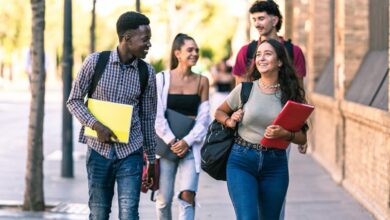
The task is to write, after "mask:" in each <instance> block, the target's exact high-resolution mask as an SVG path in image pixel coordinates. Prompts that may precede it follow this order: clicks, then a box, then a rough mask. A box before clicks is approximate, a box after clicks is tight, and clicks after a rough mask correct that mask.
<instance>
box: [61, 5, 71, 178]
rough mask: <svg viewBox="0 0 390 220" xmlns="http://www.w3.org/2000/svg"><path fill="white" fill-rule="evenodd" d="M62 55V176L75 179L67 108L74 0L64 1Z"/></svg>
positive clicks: (69, 87)
mask: <svg viewBox="0 0 390 220" xmlns="http://www.w3.org/2000/svg"><path fill="white" fill-rule="evenodd" d="M63 47H64V49H63V54H62V80H63V83H64V84H63V92H62V95H63V102H62V164H61V176H62V177H73V155H72V154H73V122H72V115H71V114H70V113H69V111H68V109H67V108H66V100H68V97H69V94H70V90H71V87H72V67H73V46H72V0H65V1H64V44H63Z"/></svg>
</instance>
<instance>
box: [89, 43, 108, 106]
mask: <svg viewBox="0 0 390 220" xmlns="http://www.w3.org/2000/svg"><path fill="white" fill-rule="evenodd" d="M110 55H111V51H103V52H101V53H100V54H99V58H98V61H97V63H96V66H95V72H94V74H93V76H92V83H91V87H90V88H89V92H88V98H90V97H91V96H92V94H93V93H94V92H95V89H96V86H97V84H98V83H99V80H100V78H102V75H103V72H104V70H105V69H106V66H107V62H108V59H109V58H110Z"/></svg>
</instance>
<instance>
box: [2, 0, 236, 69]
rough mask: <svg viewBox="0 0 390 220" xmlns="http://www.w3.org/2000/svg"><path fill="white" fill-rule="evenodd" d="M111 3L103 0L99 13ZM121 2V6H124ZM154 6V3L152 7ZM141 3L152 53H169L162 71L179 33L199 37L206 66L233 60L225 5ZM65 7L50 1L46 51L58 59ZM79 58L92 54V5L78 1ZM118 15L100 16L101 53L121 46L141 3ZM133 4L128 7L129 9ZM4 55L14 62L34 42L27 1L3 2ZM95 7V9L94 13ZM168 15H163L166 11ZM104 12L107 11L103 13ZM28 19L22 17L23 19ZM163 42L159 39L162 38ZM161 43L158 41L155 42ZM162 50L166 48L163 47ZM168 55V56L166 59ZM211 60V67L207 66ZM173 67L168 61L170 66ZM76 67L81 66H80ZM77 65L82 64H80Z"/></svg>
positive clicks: (232, 26)
mask: <svg viewBox="0 0 390 220" xmlns="http://www.w3.org/2000/svg"><path fill="white" fill-rule="evenodd" d="M103 1H105V0H98V1H97V7H99V4H102V2H103ZM120 2H121V3H120ZM151 2H153V3H151ZM151 2H149V1H141V3H142V4H141V7H142V11H143V12H144V13H145V14H146V15H147V16H148V17H149V18H150V20H151V27H152V35H153V37H154V39H152V44H153V45H154V46H153V47H152V49H153V48H156V47H155V46H156V45H159V46H160V47H159V48H161V49H162V50H163V51H164V52H161V51H160V53H159V55H158V56H161V57H151V59H152V60H155V61H154V63H156V69H158V70H160V69H163V67H164V65H163V64H164V62H163V61H162V60H165V59H164V57H167V55H168V54H169V50H170V44H171V43H172V40H173V39H171V38H172V37H173V36H175V35H176V34H177V32H182V33H187V34H189V35H190V36H192V37H194V39H195V40H196V42H197V43H198V46H199V47H200V48H201V56H202V59H201V60H200V62H202V63H203V64H204V63H207V65H209V64H211V63H215V62H218V61H220V60H221V59H223V58H225V57H228V56H230V42H231V39H232V38H233V35H234V33H235V31H236V26H237V18H236V17H234V16H232V15H231V14H229V12H228V10H227V7H226V4H229V3H227V2H226V1H225V0H215V1H208V0H169V1H168V0H160V1H151ZM63 4H64V2H63V1H58V0H46V14H45V50H46V51H48V52H49V53H50V54H52V55H56V54H57V55H60V56H61V55H62V46H63V45H62V44H63V28H64V27H63V13H64V5H63ZM72 4H73V5H72V13H73V28H72V29H73V50H74V51H73V53H74V58H75V62H80V61H81V57H85V56H86V55H88V54H89V43H90V42H89V41H90V39H89V38H90V36H89V35H90V33H89V29H90V24H91V8H92V0H83V1H72ZM112 4H114V5H118V6H117V7H113V10H111V11H109V10H107V11H106V12H104V13H99V10H97V14H96V30H95V31H96V35H95V36H96V50H97V51H102V50H109V49H113V48H115V47H116V46H117V44H118V38H117V36H116V29H115V23H116V20H117V18H118V16H119V15H120V14H122V13H123V12H124V11H128V10H134V9H135V2H133V3H132V2H131V1H130V2H129V4H128V7H123V1H122V0H121V1H119V0H118V1H113V2H112ZM126 4H127V3H126ZM0 5H1V7H0V19H1V21H2V22H1V23H0V51H5V53H6V56H7V57H8V58H6V59H8V60H11V58H12V57H11V56H12V55H11V54H12V52H14V51H22V50H23V49H25V48H28V47H29V46H30V43H31V42H30V41H31V6H30V3H29V1H25V0H12V1H9V0H0ZM89 5H90V7H89ZM162 9H163V10H162ZM100 11H102V10H100ZM21 15H22V16H21ZM156 36H157V37H156ZM156 38H158V40H156V41H154V40H155V39H156ZM161 45H162V46H161ZM161 54H163V55H161ZM206 60H209V61H206ZM165 62H167V60H165ZM75 64H76V63H75ZM76 65H77V64H76Z"/></svg>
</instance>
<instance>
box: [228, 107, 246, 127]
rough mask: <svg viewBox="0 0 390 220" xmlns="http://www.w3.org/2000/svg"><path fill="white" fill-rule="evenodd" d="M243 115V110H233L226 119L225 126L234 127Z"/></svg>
mask: <svg viewBox="0 0 390 220" xmlns="http://www.w3.org/2000/svg"><path fill="white" fill-rule="evenodd" d="M243 117H244V110H242V109H238V110H237V111H235V112H233V114H232V116H230V118H229V119H227V120H226V122H225V126H227V127H229V128H234V127H236V125H237V122H240V121H241V120H242V118H243Z"/></svg>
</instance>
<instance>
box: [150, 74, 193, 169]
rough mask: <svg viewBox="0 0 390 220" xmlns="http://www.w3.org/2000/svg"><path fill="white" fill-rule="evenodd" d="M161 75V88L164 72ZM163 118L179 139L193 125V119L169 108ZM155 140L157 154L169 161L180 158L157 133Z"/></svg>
mask: <svg viewBox="0 0 390 220" xmlns="http://www.w3.org/2000/svg"><path fill="white" fill-rule="evenodd" d="M162 76H163V88H164V86H165V76H164V72H162ZM165 118H166V119H167V121H168V125H169V128H170V129H171V131H172V133H173V134H174V135H175V138H176V139H179V140H181V139H183V138H184V137H185V136H186V135H187V134H188V133H190V131H191V130H192V128H193V127H194V125H195V120H194V119H192V118H190V117H188V116H187V115H184V114H182V113H180V112H177V111H174V110H172V109H169V108H167V109H166V110H165ZM156 142H157V146H156V154H157V155H159V156H161V157H163V158H166V159H168V160H171V161H178V160H180V157H178V156H177V154H175V153H173V151H172V150H171V145H168V144H167V143H165V142H164V140H163V139H161V138H160V137H159V136H158V135H157V139H156Z"/></svg>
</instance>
